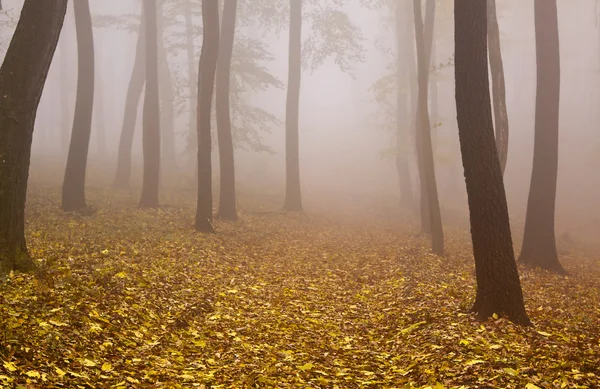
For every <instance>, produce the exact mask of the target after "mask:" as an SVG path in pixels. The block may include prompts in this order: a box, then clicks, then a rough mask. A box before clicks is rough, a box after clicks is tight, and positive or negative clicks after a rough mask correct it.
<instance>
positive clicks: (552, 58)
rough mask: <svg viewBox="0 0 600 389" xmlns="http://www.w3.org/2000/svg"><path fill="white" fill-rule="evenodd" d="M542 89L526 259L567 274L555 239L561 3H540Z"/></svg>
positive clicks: (539, 74)
mask: <svg viewBox="0 0 600 389" xmlns="http://www.w3.org/2000/svg"><path fill="white" fill-rule="evenodd" d="M534 4H535V6H534V7H535V42H536V44H535V46H536V56H537V89H536V99H535V138H534V148H533V171H532V173H531V186H530V188H529V199H528V200H527V215H526V218H525V234H524V236H523V248H522V249H521V256H520V260H521V261H522V262H523V263H524V264H526V265H529V266H536V267H541V268H543V269H548V270H552V271H555V272H557V273H565V270H564V269H563V267H562V265H561V264H560V262H559V261H558V253H557V252H556V240H555V236H554V215H555V207H556V181H557V176H558V110H559V105H560V54H559V43H558V42H559V38H558V16H557V9H556V0H535V3H534Z"/></svg>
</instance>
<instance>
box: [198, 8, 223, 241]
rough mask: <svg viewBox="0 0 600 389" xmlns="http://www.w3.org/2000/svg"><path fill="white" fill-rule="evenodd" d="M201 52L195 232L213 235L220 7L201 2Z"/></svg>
mask: <svg viewBox="0 0 600 389" xmlns="http://www.w3.org/2000/svg"><path fill="white" fill-rule="evenodd" d="M202 24H203V27H202V29H203V36H202V51H201V53H200V64H199V67H198V114H197V118H198V124H197V129H198V130H197V131H198V204H197V208H196V231H200V232H214V228H213V225H212V166H211V146H212V139H211V134H210V121H211V112H212V98H213V91H214V82H215V72H216V69H217V60H218V57H219V4H218V2H217V1H216V0H202Z"/></svg>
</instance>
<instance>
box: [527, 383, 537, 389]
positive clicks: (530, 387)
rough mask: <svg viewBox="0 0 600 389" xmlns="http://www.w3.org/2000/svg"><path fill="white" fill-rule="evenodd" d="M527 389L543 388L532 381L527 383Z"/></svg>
mask: <svg viewBox="0 0 600 389" xmlns="http://www.w3.org/2000/svg"><path fill="white" fill-rule="evenodd" d="M525 389H541V388H540V387H539V386H537V385H534V384H532V383H531V382H530V383H528V384H527V385H525Z"/></svg>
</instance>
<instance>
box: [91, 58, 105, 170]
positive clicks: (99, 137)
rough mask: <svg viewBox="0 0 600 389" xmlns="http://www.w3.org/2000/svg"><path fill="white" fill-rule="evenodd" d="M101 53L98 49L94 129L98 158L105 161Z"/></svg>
mask: <svg viewBox="0 0 600 389" xmlns="http://www.w3.org/2000/svg"><path fill="white" fill-rule="evenodd" d="M100 53H101V51H100V50H99V49H98V48H97V49H96V54H97V55H96V58H97V59H98V61H97V65H99V66H96V80H97V83H96V84H97V87H96V88H95V91H96V98H95V99H94V109H95V114H94V121H95V124H96V125H95V126H94V128H95V129H96V142H97V143H98V145H97V146H98V156H99V157H100V160H103V159H105V158H106V156H107V155H106V122H105V120H104V87H103V82H102V70H101V69H102V61H101V59H100Z"/></svg>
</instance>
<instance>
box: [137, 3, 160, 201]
mask: <svg viewBox="0 0 600 389" xmlns="http://www.w3.org/2000/svg"><path fill="white" fill-rule="evenodd" d="M143 4H144V7H145V9H144V20H145V22H146V24H145V30H146V31H145V32H146V50H145V52H146V93H145V95H144V112H143V127H144V129H143V133H142V149H143V153H144V175H143V183H142V196H141V198H140V207H142V208H156V207H158V186H159V175H160V112H159V111H160V102H159V91H158V52H157V40H158V29H157V25H156V24H157V21H156V12H157V10H156V0H144V3H143Z"/></svg>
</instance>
